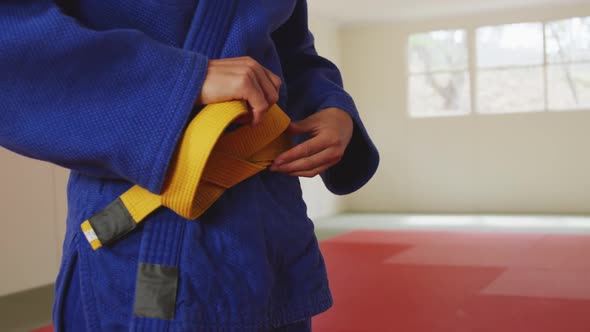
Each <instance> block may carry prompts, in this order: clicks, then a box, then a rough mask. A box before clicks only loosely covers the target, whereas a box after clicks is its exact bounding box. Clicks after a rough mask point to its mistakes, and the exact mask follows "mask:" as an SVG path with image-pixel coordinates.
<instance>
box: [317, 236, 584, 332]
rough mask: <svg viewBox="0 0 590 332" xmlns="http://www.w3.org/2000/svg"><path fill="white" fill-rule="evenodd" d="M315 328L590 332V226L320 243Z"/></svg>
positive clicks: (336, 331) (343, 331) (341, 331)
mask: <svg viewBox="0 0 590 332" xmlns="http://www.w3.org/2000/svg"><path fill="white" fill-rule="evenodd" d="M320 245H321V248H322V252H323V254H324V258H325V260H326V264H327V267H328V273H329V278H330V286H331V288H332V291H333V295H334V302H335V304H334V307H333V308H332V309H330V310H329V311H327V312H326V313H323V314H321V315H319V316H317V317H316V318H315V319H314V322H313V326H314V331H315V332H380V331H383V332H385V331H388V332H389V331H400V332H418V331H420V332H447V331H448V332H450V331H453V332H467V331H470V332H471V331H473V332H487V331H490V332H491V331H493V332H499V331H501V332H574V331H575V332H578V331H580V332H581V331H584V332H588V331H590V235H556V234H514V233H464V232H405V231H396V232H391V231H389V232H374V231H355V232H351V233H347V234H344V235H342V236H339V237H336V238H333V239H330V240H326V241H323V242H321V244H320Z"/></svg>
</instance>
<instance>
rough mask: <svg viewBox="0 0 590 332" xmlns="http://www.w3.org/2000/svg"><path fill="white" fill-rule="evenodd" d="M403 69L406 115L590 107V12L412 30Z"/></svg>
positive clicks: (423, 115)
mask: <svg viewBox="0 0 590 332" xmlns="http://www.w3.org/2000/svg"><path fill="white" fill-rule="evenodd" d="M467 31H469V33H470V34H471V33H473V34H474V39H473V40H474V41H475V45H468V44H467ZM472 52H473V53H472ZM469 57H474V61H472V62H471V63H470V62H469ZM408 71H409V76H408V86H409V91H408V108H409V114H410V116H412V117H432V116H435V117H436V116H447V115H465V114H469V113H470V112H471V107H472V106H471V105H474V107H475V111H477V112H478V113H484V114H497V113H514V112H539V111H563V110H580V109H586V110H590V17H584V18H580V17H576V18H570V19H565V20H559V21H552V22H545V23H542V22H533V23H517V24H507V25H498V26H485V27H479V28H475V29H469V30H443V31H432V32H427V33H419V34H414V35H411V36H410V37H409V39H408ZM471 79H473V80H474V81H475V82H473V83H472V82H471ZM471 87H473V88H474V91H473V92H472V91H471Z"/></svg>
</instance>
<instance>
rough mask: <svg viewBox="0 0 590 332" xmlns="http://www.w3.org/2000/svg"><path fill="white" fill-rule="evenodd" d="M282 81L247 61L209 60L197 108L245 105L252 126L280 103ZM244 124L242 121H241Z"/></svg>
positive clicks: (233, 59)
mask: <svg viewBox="0 0 590 332" xmlns="http://www.w3.org/2000/svg"><path fill="white" fill-rule="evenodd" d="M280 86H281V79H280V78H279V77H278V76H277V75H275V74H274V73H272V72H271V71H270V70H268V69H266V68H264V67H263V66H261V65H260V64H259V63H258V62H257V61H256V60H254V59H252V58H250V57H240V58H230V59H219V60H210V61H209V67H208V69H207V76H206V77H205V81H204V82H203V86H202V87H201V91H200V93H199V96H198V98H197V100H196V102H195V103H196V104H197V105H201V104H210V103H216V102H223V101H230V100H244V101H246V102H248V104H249V106H250V108H251V109H250V111H251V117H250V118H251V119H252V122H251V124H252V125H253V126H256V125H258V124H259V123H260V122H261V121H262V117H263V115H264V113H266V112H267V111H268V109H269V108H270V107H271V106H272V105H274V104H276V103H277V102H278V100H279V90H280ZM241 120H243V119H241Z"/></svg>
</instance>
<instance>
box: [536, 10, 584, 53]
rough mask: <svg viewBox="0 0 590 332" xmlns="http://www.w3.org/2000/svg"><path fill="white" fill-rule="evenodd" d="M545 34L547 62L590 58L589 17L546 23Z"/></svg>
mask: <svg viewBox="0 0 590 332" xmlns="http://www.w3.org/2000/svg"><path fill="white" fill-rule="evenodd" d="M545 34H546V35H547V45H546V49H547V61H548V62H550V63H557V62H564V61H583V60H590V17H585V18H579V17H576V18H572V19H569V20H563V21H556V22H551V23H547V24H546V25H545Z"/></svg>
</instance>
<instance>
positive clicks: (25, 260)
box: [0, 148, 67, 296]
mask: <svg viewBox="0 0 590 332" xmlns="http://www.w3.org/2000/svg"><path fill="white" fill-rule="evenodd" d="M0 169H1V170H2V171H1V172H0V184H1V186H0V224H1V225H2V232H0V266H2V278H1V282H0V296H1V295H6V294H10V293H13V292H17V291H21V290H25V289H29V288H34V287H38V286H42V285H46V284H50V283H52V282H53V281H54V280H55V277H56V275H57V271H58V267H59V261H60V257H61V244H62V239H63V234H64V231H65V213H66V203H65V179H66V176H67V171H66V170H64V169H61V168H58V167H56V166H53V165H50V164H48V163H43V162H39V161H34V160H32V159H28V158H25V157H22V156H19V155H17V154H14V153H12V152H9V151H7V150H5V149H2V148H0Z"/></svg>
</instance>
